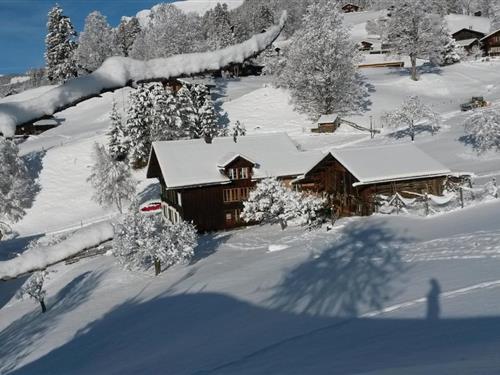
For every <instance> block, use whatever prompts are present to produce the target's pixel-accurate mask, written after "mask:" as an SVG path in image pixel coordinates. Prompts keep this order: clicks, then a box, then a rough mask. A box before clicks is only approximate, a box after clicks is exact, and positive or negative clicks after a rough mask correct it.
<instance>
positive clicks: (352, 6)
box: [342, 3, 361, 13]
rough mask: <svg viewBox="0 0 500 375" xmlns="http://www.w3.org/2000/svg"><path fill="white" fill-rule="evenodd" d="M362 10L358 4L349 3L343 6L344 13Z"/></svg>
mask: <svg viewBox="0 0 500 375" xmlns="http://www.w3.org/2000/svg"><path fill="white" fill-rule="evenodd" d="M360 10H361V7H360V6H359V5H356V4H351V3H347V4H345V5H344V6H343V7H342V11H343V12H344V13H353V12H359V11H360Z"/></svg>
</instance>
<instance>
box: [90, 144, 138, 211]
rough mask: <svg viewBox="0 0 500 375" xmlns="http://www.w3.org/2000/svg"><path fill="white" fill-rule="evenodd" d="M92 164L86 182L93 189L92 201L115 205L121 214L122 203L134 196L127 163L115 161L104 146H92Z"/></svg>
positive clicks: (134, 187) (133, 187)
mask: <svg viewBox="0 0 500 375" xmlns="http://www.w3.org/2000/svg"><path fill="white" fill-rule="evenodd" d="M93 158H94V164H93V166H92V170H91V173H90V176H89V178H88V179H87V181H88V182H90V184H91V185H92V187H93V188H94V190H95V191H94V194H93V196H92V199H93V200H95V201H96V202H97V203H98V204H100V205H103V206H111V205H115V206H116V208H117V209H118V210H119V211H120V212H122V210H123V202H124V201H127V200H131V199H132V198H133V197H134V195H135V189H136V181H135V180H134V179H133V178H132V175H131V172H130V167H129V165H128V164H127V163H124V162H121V161H116V160H115V159H113V157H112V156H111V155H110V154H109V153H107V152H106V149H105V148H104V146H101V145H99V144H97V143H96V144H95V145H94V154H93Z"/></svg>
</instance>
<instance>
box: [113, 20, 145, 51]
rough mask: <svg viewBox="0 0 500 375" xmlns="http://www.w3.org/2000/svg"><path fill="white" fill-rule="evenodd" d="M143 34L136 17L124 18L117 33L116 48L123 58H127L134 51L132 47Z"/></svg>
mask: <svg viewBox="0 0 500 375" xmlns="http://www.w3.org/2000/svg"><path fill="white" fill-rule="evenodd" d="M140 32H141V26H140V25H139V20H138V19H137V18H136V17H132V18H129V19H126V18H123V19H122V20H121V22H120V25H118V29H117V30H116V33H115V46H116V48H117V49H118V51H119V53H120V54H121V55H122V56H125V57H127V56H128V55H129V53H130V50H131V49H132V45H133V44H134V41H135V39H136V37H137V35H138V34H139V33H140Z"/></svg>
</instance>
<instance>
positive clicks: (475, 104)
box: [460, 96, 488, 112]
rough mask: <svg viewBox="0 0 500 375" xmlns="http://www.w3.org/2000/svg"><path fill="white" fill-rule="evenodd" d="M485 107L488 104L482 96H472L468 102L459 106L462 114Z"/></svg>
mask: <svg viewBox="0 0 500 375" xmlns="http://www.w3.org/2000/svg"><path fill="white" fill-rule="evenodd" d="M487 105H488V102H487V101H486V100H484V98H483V97H482V96H473V97H472V99H471V100H470V101H469V102H467V103H463V104H460V109H461V110H462V112H466V111H471V110H473V109H476V108H481V107H486V106H487Z"/></svg>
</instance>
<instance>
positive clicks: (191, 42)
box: [130, 4, 203, 60]
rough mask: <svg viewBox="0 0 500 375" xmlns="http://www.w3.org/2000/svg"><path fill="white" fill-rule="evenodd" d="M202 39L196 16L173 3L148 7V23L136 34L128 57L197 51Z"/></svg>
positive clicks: (148, 56)
mask: <svg viewBox="0 0 500 375" xmlns="http://www.w3.org/2000/svg"><path fill="white" fill-rule="evenodd" d="M201 39H203V38H202V31H201V24H200V20H199V18H198V16H196V15H192V14H190V15H188V14H186V13H184V12H182V11H181V10H180V9H178V8H177V7H176V6H175V5H172V4H159V5H158V6H155V7H154V8H153V9H152V10H151V13H150V15H149V22H148V24H147V25H146V26H145V27H144V28H143V29H142V30H141V32H140V33H138V34H137V36H136V38H135V41H134V44H133V45H132V48H131V50H130V56H131V57H133V58H136V59H141V60H149V59H154V58H159V57H168V56H172V55H177V54H181V53H187V52H197V51H199V50H200V49H199V48H200V40H201Z"/></svg>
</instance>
